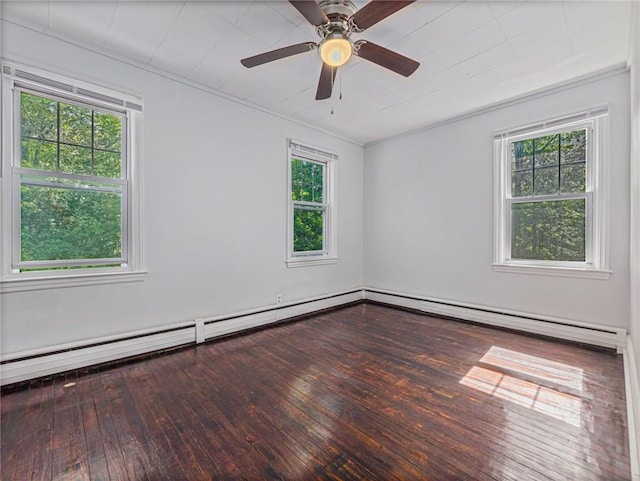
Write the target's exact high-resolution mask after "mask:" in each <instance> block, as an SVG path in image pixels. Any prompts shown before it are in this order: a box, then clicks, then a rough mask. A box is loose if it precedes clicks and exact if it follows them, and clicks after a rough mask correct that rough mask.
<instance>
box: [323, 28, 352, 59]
mask: <svg viewBox="0 0 640 481" xmlns="http://www.w3.org/2000/svg"><path fill="white" fill-rule="evenodd" d="M318 50H319V52H320V58H322V61H323V62H324V63H326V64H327V65H329V66H330V67H340V66H342V65H344V64H345V63H347V61H348V60H349V59H350V58H351V55H352V54H353V44H352V43H351V40H349V39H348V38H347V37H345V36H344V35H342V34H340V33H336V34H331V35H328V36H327V37H325V39H324V40H323V41H322V42H320V45H319V47H318Z"/></svg>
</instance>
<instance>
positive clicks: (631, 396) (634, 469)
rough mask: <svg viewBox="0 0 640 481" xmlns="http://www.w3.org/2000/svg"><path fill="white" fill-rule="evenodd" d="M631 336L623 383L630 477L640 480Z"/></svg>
mask: <svg viewBox="0 0 640 481" xmlns="http://www.w3.org/2000/svg"><path fill="white" fill-rule="evenodd" d="M637 366H638V365H637V364H636V360H635V353H634V352H633V344H632V343H631V337H629V336H627V345H626V347H625V350H624V385H625V391H626V394H627V429H628V430H629V457H630V458H631V479H632V480H633V481H640V384H639V383H640V381H639V377H638V376H639V375H640V373H639V372H638V368H637Z"/></svg>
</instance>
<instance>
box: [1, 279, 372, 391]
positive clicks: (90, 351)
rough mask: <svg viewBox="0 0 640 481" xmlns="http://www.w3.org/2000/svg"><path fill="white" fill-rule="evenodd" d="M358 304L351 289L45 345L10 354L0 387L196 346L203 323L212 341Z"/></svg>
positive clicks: (357, 292) (360, 295)
mask: <svg viewBox="0 0 640 481" xmlns="http://www.w3.org/2000/svg"><path fill="white" fill-rule="evenodd" d="M362 299H363V293H362V290H360V289H354V290H351V291H346V292H339V293H334V294H330V295H325V296H321V297H315V298H310V299H304V300H300V301H296V302H292V303H289V304H281V305H279V306H277V307H274V306H265V307H263V308H260V309H254V310H251V311H244V312H239V313H234V314H227V315H224V316H217V317H210V318H205V319H196V320H194V321H193V322H192V323H184V322H182V323H179V324H174V325H169V326H163V327H162V328H160V329H157V330H155V331H153V330H147V331H138V332H131V333H127V334H123V335H121V336H119V337H114V336H111V337H109V338H100V339H92V340H89V341H86V342H83V343H82V344H65V345H59V346H49V347H48V348H47V349H39V350H37V351H35V350H34V351H24V352H16V353H11V354H9V355H5V356H3V358H2V362H3V364H2V365H0V385H2V386H5V385H8V384H13V383H17V382H21V381H27V380H29V379H35V378H39V377H44V376H50V375H52V374H57V373H60V372H65V371H70V370H73V369H80V368H84V367H88V366H92V365H95V364H101V363H104V362H109V361H115V360H118V359H124V358H127V357H131V356H136V355H140V354H146V353H150V352H154V351H159V350H162V349H168V348H172V347H176V346H182V345H186V344H190V343H195V342H197V341H202V340H203V338H202V331H201V329H202V328H201V327H200V326H202V325H203V324H204V339H212V338H215V337H219V336H222V335H226V334H231V333H234V332H238V331H243V330H245V329H251V328H254V327H258V326H262V325H266V324H269V323H273V322H277V321H282V320H286V319H290V318H293V317H296V316H300V315H303V314H310V313H312V312H315V311H319V310H322V309H327V308H329V307H336V306H340V305H342V304H347V303H350V302H355V301H359V300H362Z"/></svg>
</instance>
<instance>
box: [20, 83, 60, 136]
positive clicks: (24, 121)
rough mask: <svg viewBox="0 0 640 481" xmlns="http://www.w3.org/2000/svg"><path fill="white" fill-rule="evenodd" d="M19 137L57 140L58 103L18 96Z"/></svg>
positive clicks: (27, 95)
mask: <svg viewBox="0 0 640 481" xmlns="http://www.w3.org/2000/svg"><path fill="white" fill-rule="evenodd" d="M20 115H21V117H22V118H21V124H20V128H21V135H22V137H31V138H34V139H47V140H57V139H58V102H56V101H55V100H50V99H45V98H42V97H36V96H35V95H30V94H27V93H24V92H22V93H21V94H20Z"/></svg>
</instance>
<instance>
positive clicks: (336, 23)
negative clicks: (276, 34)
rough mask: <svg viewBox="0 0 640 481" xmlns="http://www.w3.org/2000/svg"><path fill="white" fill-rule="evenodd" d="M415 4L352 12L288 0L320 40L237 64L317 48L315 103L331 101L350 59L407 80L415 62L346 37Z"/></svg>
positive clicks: (373, 5) (378, 4) (329, 3)
mask: <svg viewBox="0 0 640 481" xmlns="http://www.w3.org/2000/svg"><path fill="white" fill-rule="evenodd" d="M415 1H416V0H408V1H396V0H392V1H387V0H372V1H371V2H369V3H368V4H366V5H365V6H364V7H362V8H361V9H360V10H356V7H355V5H354V4H353V2H352V1H351V0H322V1H321V2H320V3H316V2H315V1H313V0H301V1H294V0H289V3H290V4H291V5H293V6H294V7H295V8H296V9H297V10H298V11H299V12H300V13H301V14H302V16H303V17H304V18H306V19H307V21H308V22H309V23H310V24H311V25H313V26H314V27H315V29H316V32H317V33H318V35H319V36H320V37H321V38H322V40H320V42H319V43H317V44H316V43H314V42H303V43H298V44H295V45H289V46H288V47H282V48H278V49H276V50H271V51H269V52H265V53H261V54H259V55H255V56H253V57H248V58H244V59H242V60H241V61H240V62H241V63H242V65H244V66H245V67H247V68H252V67H256V66H258V65H262V64H265V63H268V62H273V61H274V60H278V59H281V58H286V57H291V56H292V55H297V54H300V53H304V52H309V51H311V50H313V49H315V48H317V49H318V51H319V53H320V57H321V58H322V70H321V71H320V81H319V82H318V90H317V92H316V100H324V99H328V98H330V97H331V92H332V90H333V82H334V80H335V78H336V72H337V70H338V67H340V66H342V65H344V64H345V63H346V62H347V61H348V60H349V59H350V58H351V56H352V55H356V56H358V57H360V58H363V59H365V60H368V61H370V62H373V63H375V64H378V65H380V66H382V67H385V68H387V69H389V70H392V71H393V72H396V73H398V74H400V75H404V76H405V77H408V76H409V75H411V74H412V73H413V72H415V71H416V69H417V68H418V67H419V66H420V63H419V62H416V61H415V60H412V59H410V58H408V57H405V56H403V55H400V54H399V53H397V52H393V51H392V50H389V49H387V48H385V47H381V46H380V45H376V44H375V43H373V42H369V41H368V40H357V41H356V42H352V41H351V38H350V37H351V34H352V33H360V32H364V31H365V30H366V29H368V28H369V27H371V26H373V25H375V24H376V23H378V22H380V21H381V20H384V19H385V18H387V17H388V16H390V15H392V14H393V13H395V12H397V11H398V10H400V9H402V8H404V7H406V6H407V5H410V4H411V3H413V2H415Z"/></svg>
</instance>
